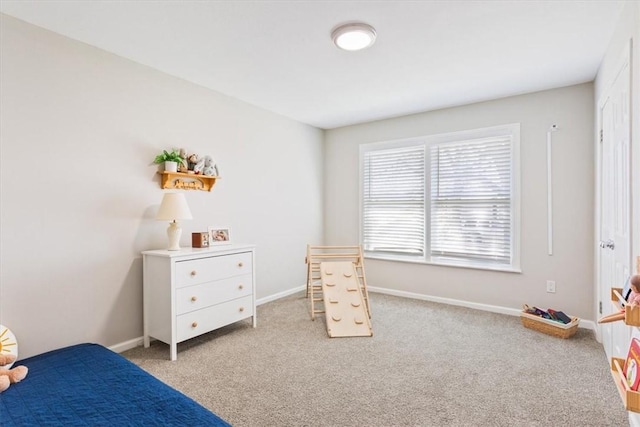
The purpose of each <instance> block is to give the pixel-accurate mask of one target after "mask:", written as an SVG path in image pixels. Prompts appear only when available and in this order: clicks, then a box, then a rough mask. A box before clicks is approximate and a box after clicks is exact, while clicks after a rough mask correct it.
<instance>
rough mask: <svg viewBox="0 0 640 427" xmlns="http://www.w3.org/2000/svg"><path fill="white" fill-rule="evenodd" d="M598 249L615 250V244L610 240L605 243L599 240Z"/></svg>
mask: <svg viewBox="0 0 640 427" xmlns="http://www.w3.org/2000/svg"><path fill="white" fill-rule="evenodd" d="M600 247H601V248H602V249H611V250H613V249H615V247H616V244H615V243H614V242H613V240H611V239H609V240H607V241H606V242H605V241H603V240H600Z"/></svg>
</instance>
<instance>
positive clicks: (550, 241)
mask: <svg viewBox="0 0 640 427" xmlns="http://www.w3.org/2000/svg"><path fill="white" fill-rule="evenodd" d="M557 130H558V126H557V125H551V127H550V128H549V130H548V131H547V242H548V245H549V255H553V185H552V181H551V134H552V133H553V132H555V131H557Z"/></svg>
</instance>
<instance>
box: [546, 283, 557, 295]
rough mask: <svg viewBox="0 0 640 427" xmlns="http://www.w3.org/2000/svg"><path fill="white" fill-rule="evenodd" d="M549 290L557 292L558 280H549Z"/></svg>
mask: <svg viewBox="0 0 640 427" xmlns="http://www.w3.org/2000/svg"><path fill="white" fill-rule="evenodd" d="M547 292H551V293H552V294H554V293H555V292H556V282H555V281H553V280H547Z"/></svg>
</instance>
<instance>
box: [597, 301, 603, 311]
mask: <svg viewBox="0 0 640 427" xmlns="http://www.w3.org/2000/svg"><path fill="white" fill-rule="evenodd" d="M598 310H599V311H600V314H602V301H600V302H599V303H598Z"/></svg>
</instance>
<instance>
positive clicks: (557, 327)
mask: <svg viewBox="0 0 640 427" xmlns="http://www.w3.org/2000/svg"><path fill="white" fill-rule="evenodd" d="M520 320H521V321H522V325H523V326H524V327H525V328H529V329H533V330H534V331H538V332H542V333H543V334H547V335H552V336H554V337H558V338H569V337H572V336H573V335H575V333H576V331H577V330H578V325H579V324H580V319H578V318H577V317H572V318H571V322H570V323H567V324H566V325H565V324H564V323H560V322H556V321H555V320H549V319H545V318H544V317H540V316H536V315H534V314H529V313H527V312H525V311H522V312H521V313H520Z"/></svg>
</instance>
